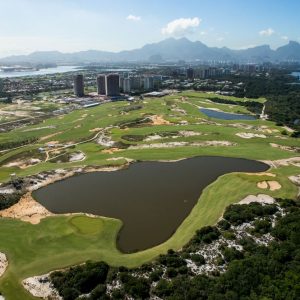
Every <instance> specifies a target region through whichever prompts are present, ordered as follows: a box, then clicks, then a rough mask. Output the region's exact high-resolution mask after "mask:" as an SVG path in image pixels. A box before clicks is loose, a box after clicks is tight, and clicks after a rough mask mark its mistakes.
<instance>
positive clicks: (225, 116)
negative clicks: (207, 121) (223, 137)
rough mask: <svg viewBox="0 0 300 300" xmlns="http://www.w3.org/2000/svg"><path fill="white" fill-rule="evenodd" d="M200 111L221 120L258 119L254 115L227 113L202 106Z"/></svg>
mask: <svg viewBox="0 0 300 300" xmlns="http://www.w3.org/2000/svg"><path fill="white" fill-rule="evenodd" d="M200 111H201V112H202V113H204V114H205V115H206V116H207V117H210V118H215V119H221V120H256V118H255V117H254V116H250V115H243V114H233V113H226V112H222V111H217V110H213V109H208V108H201V109H200Z"/></svg>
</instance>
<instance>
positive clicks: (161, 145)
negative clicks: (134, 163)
mask: <svg viewBox="0 0 300 300" xmlns="http://www.w3.org/2000/svg"><path fill="white" fill-rule="evenodd" d="M234 145H236V144H235V143H232V142H229V141H204V142H195V143H189V142H169V143H154V144H142V145H135V146H130V147H129V148H128V149H157V148H174V147H183V146H191V147H208V146H226V147H227V146H234Z"/></svg>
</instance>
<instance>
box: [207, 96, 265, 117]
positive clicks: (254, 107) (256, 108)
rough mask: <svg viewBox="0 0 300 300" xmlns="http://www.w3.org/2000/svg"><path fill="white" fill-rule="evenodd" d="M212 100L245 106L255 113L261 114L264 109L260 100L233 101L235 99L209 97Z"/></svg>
mask: <svg viewBox="0 0 300 300" xmlns="http://www.w3.org/2000/svg"><path fill="white" fill-rule="evenodd" d="M209 100H210V101H212V102H215V103H224V104H231V105H240V106H245V107H246V108H247V109H248V110H249V111H251V112H252V113H254V114H257V115H259V114H260V113H261V111H262V108H263V104H262V103H260V102H256V101H250V100H249V101H246V102H242V101H233V100H228V99H222V98H210V99H209Z"/></svg>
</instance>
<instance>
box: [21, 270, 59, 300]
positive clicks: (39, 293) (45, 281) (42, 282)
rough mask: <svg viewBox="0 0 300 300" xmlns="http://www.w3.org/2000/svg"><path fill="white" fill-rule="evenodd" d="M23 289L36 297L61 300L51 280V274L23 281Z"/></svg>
mask: <svg viewBox="0 0 300 300" xmlns="http://www.w3.org/2000/svg"><path fill="white" fill-rule="evenodd" d="M22 284H23V287H24V288H25V289H26V290H27V291H28V292H29V293H30V294H31V295H33V296H34V297H39V298H43V299H51V300H60V299H63V298H62V297H60V296H59V293H58V291H57V290H56V289H55V288H54V287H53V285H52V283H51V282H50V280H49V274H45V275H41V276H34V277H30V278H26V279H24V280H23V281H22Z"/></svg>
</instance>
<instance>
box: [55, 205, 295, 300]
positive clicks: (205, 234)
mask: <svg viewBox="0 0 300 300" xmlns="http://www.w3.org/2000/svg"><path fill="white" fill-rule="evenodd" d="M280 206H281V208H282V209H284V210H285V212H286V214H284V215H283V216H282V217H279V219H278V220H277V223H276V226H275V227H272V226H271V222H270V220H269V217H270V216H272V215H274V214H278V206H276V205H261V204H257V203H253V204H250V205H231V206H230V207H228V208H227V209H226V211H225V214H224V219H223V220H222V221H220V222H219V223H218V225H217V226H207V227H204V228H202V229H200V230H198V231H197V233H196V234H195V236H194V238H193V239H192V240H191V241H190V243H188V244H187V245H186V246H185V247H184V248H183V250H182V251H180V252H175V251H172V250H169V251H168V253H167V254H166V255H161V256H160V257H159V258H158V259H157V260H156V262H154V263H152V264H145V265H143V266H141V267H140V268H137V269H127V268H125V267H119V268H111V267H109V266H108V265H107V264H105V263H103V262H101V263H92V262H88V263H87V264H85V265H81V266H77V267H75V268H71V269H70V270H68V271H65V272H54V273H52V274H51V280H52V283H53V284H54V286H55V287H56V288H57V289H58V291H59V293H60V295H62V296H63V298H64V299H66V300H68V299H72V300H73V299H76V298H77V297H79V295H82V294H88V295H85V296H81V297H80V299H126V298H128V297H131V298H133V299H148V298H149V297H150V296H151V297H153V296H158V297H160V298H161V299H169V300H177V299H178V300H181V299H187V300H194V299H207V300H218V299H220V300H221V299H222V300H223V299H228V300H229V299H230V300H232V299H233V300H234V299H243V300H252V299H278V300H279V299H282V300H283V299H290V300H292V299H299V298H300V284H299V283H300V247H299V246H300V206H299V204H298V202H295V201H293V200H280ZM278 216H279V215H278ZM249 221H254V228H253V229H251V230H252V233H253V234H255V235H258V236H260V235H261V234H265V233H270V234H271V235H272V236H273V237H274V241H273V242H271V243H270V244H269V245H268V246H264V245H261V244H258V243H256V242H255V240H254V239H252V238H251V237H249V236H248V237H247V236H246V237H243V238H242V239H241V240H239V243H240V244H241V245H243V250H242V251H239V250H237V249H235V248H230V247H223V249H222V253H223V258H222V259H223V260H225V261H226V263H227V264H228V265H227V270H226V271H225V272H224V273H221V274H220V273H219V272H215V273H214V274H212V275H211V276H207V275H196V274H194V273H193V272H191V270H189V269H188V267H187V261H186V259H190V260H192V261H193V262H194V263H195V264H196V265H198V266H201V265H202V264H204V263H205V258H204V257H203V256H202V255H199V254H195V253H193V252H195V249H199V245H209V244H210V243H212V242H213V241H215V240H216V239H218V238H219V236H220V235H223V236H225V233H227V234H228V233H230V228H231V227H232V226H234V225H238V224H242V223H244V222H249ZM231 238H234V237H231ZM116 281H118V282H119V284H118V285H117V288H116V287H115V288H114V289H112V288H111V287H112V286H113V282H116ZM153 283H155V284H153ZM78 299H79V298H78Z"/></svg>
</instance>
